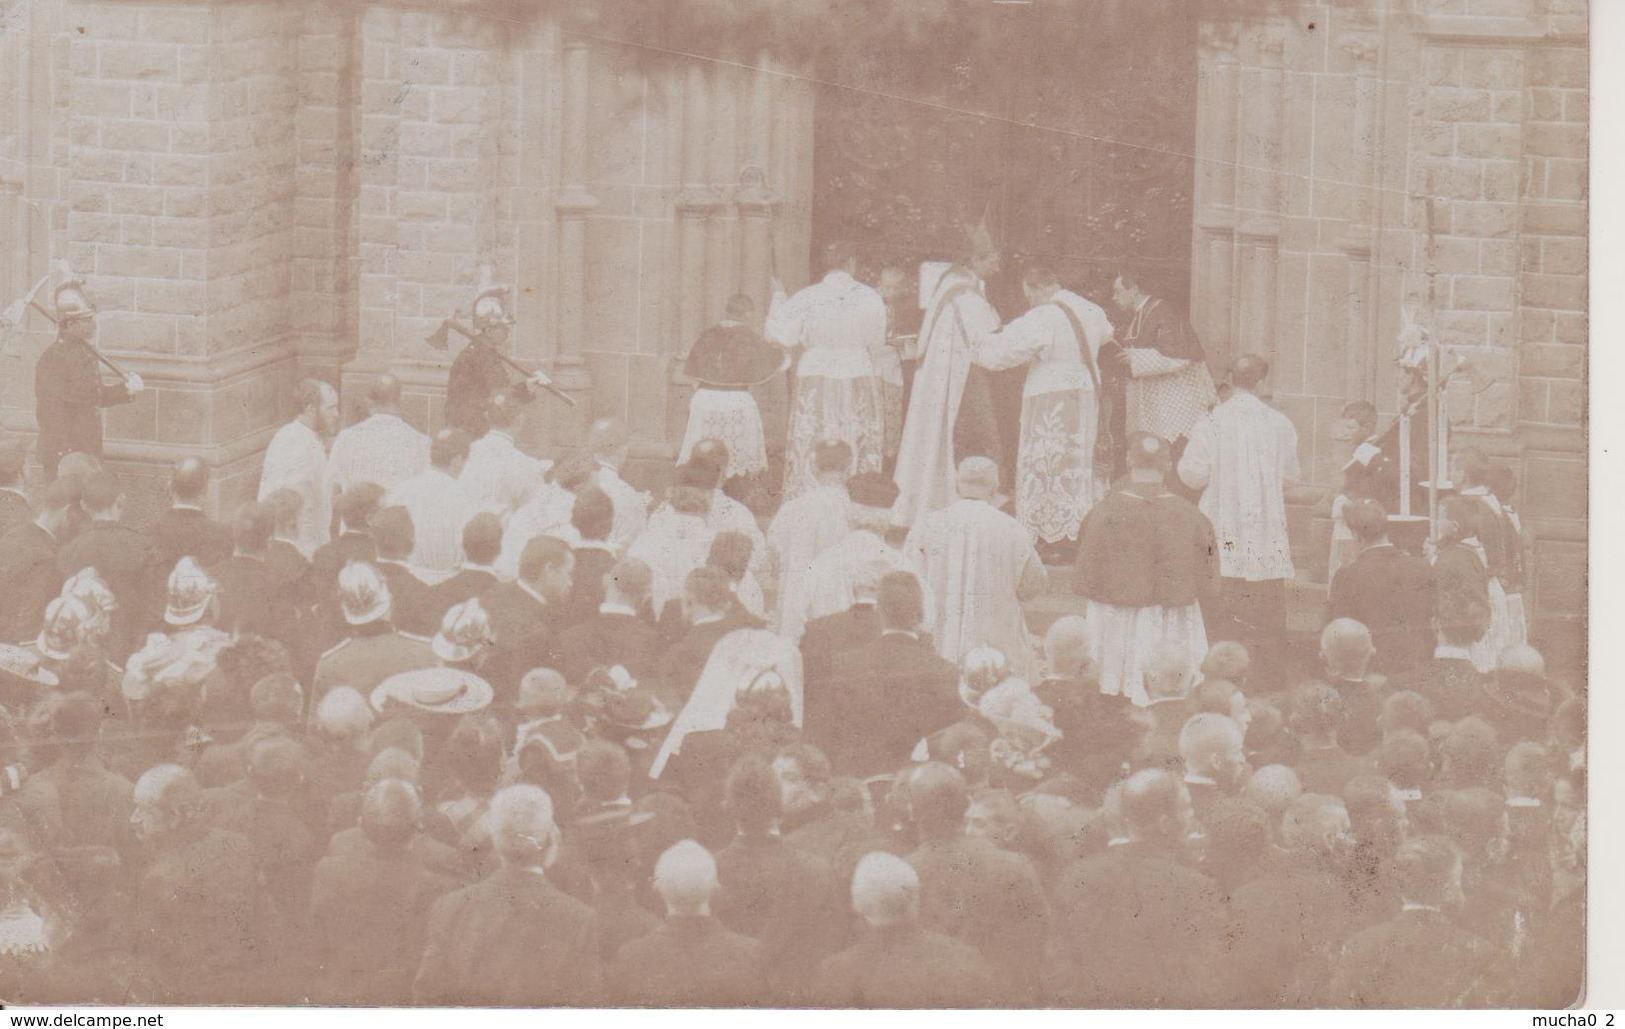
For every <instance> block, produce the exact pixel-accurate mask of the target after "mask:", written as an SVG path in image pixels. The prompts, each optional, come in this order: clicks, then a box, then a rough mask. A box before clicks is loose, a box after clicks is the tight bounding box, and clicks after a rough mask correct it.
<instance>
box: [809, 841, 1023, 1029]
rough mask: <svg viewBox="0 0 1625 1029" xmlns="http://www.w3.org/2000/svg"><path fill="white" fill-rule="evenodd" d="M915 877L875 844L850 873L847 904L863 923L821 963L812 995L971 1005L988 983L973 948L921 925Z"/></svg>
mask: <svg viewBox="0 0 1625 1029" xmlns="http://www.w3.org/2000/svg"><path fill="white" fill-rule="evenodd" d="M920 894H921V884H920V878H919V876H918V875H917V874H916V873H915V871H914V869H913V868H912V867H911V866H910V865H909V863H908V862H906V861H904V860H902V859H901V858H899V857H896V856H894V855H892V854H888V853H886V852H885V851H876V852H874V853H871V854H867V855H865V856H864V858H863V860H861V861H859V862H858V867H857V870H856V872H855V873H854V874H853V876H852V907H853V908H854V909H855V910H856V911H857V913H858V916H859V917H860V918H862V919H863V921H864V923H865V924H866V926H867V928H868V931H867V932H866V933H865V934H864V935H863V937H862V939H861V940H860V941H859V942H858V943H857V944H856V945H854V946H852V947H850V948H848V949H846V950H843V951H841V952H840V953H839V954H836V955H835V956H833V957H831V958H828V959H826V960H825V961H824V962H823V963H822V964H821V965H819V966H818V975H817V979H816V981H815V984H814V986H813V990H812V996H813V1003H815V1004H819V1005H827V1006H830V1007H854V1008H868V1007H874V1008H974V1007H985V1006H986V1005H988V1004H989V1003H990V995H989V993H988V990H989V988H990V986H991V985H992V983H993V979H992V977H990V976H989V975H988V974H987V970H986V968H985V967H984V966H983V964H982V962H981V960H980V959H979V957H978V955H977V953H976V950H975V948H973V947H970V946H968V945H966V944H965V943H963V942H961V941H959V940H956V939H953V938H952V937H950V936H943V935H940V934H938V933H935V932H932V931H930V930H929V929H926V928H924V927H923V926H922V925H921V922H920Z"/></svg>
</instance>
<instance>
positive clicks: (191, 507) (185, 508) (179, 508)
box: [169, 504, 203, 514]
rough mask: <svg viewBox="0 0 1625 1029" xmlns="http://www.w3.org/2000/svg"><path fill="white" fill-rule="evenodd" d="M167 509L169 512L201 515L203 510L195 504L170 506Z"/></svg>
mask: <svg viewBox="0 0 1625 1029" xmlns="http://www.w3.org/2000/svg"><path fill="white" fill-rule="evenodd" d="M169 509H170V510H171V511H196V512H198V513H199V514H202V513H203V508H201V507H198V506H197V505H196V504H170V505H169Z"/></svg>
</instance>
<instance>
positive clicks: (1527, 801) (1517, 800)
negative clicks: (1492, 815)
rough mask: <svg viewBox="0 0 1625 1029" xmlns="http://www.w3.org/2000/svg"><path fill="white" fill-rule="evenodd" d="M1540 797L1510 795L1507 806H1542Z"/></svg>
mask: <svg viewBox="0 0 1625 1029" xmlns="http://www.w3.org/2000/svg"><path fill="white" fill-rule="evenodd" d="M1540 806H1541V805H1540V798H1539V797H1508V798H1507V807H1540Z"/></svg>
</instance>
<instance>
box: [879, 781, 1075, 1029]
mask: <svg viewBox="0 0 1625 1029" xmlns="http://www.w3.org/2000/svg"><path fill="white" fill-rule="evenodd" d="M904 789H905V795H906V796H907V797H908V811H909V817H910V819H911V820H912V822H913V824H914V829H915V831H916V832H917V833H918V834H919V839H920V845H919V847H918V848H917V849H916V850H915V851H914V852H913V853H912V854H910V855H908V863H909V864H911V865H913V866H914V870H915V871H916V872H918V873H919V874H920V884H921V896H922V897H923V899H924V904H923V906H922V908H921V912H920V924H921V925H922V926H924V927H925V928H926V929H929V930H931V931H932V932H939V933H942V934H944V935H946V936H951V937H954V938H955V939H958V940H961V941H963V942H965V943H968V944H970V945H971V946H973V947H975V948H976V949H977V951H978V952H979V953H980V955H981V960H982V964H983V965H984V966H985V967H986V968H987V970H988V971H989V972H990V973H991V974H992V977H993V982H994V988H995V989H996V990H997V991H998V992H996V993H994V994H992V995H990V996H989V997H987V998H986V1000H985V1001H984V1003H999V1004H1011V1005H1016V1006H1020V1005H1029V1004H1036V1003H1038V1001H1039V995H1038V989H1039V971H1040V969H1041V966H1042V965H1043V956H1044V941H1045V939H1046V934H1047V930H1048V926H1047V924H1046V919H1047V916H1048V914H1049V911H1048V905H1047V904H1046V902H1045V899H1044V891H1043V889H1042V887H1040V886H1039V882H1038V872H1037V871H1036V870H1035V869H1034V868H1033V866H1032V863H1031V862H1030V861H1028V860H1027V859H1026V858H1025V857H1023V856H1021V855H1020V854H1016V853H1012V852H1010V851H1006V850H1001V849H999V848H998V847H997V846H995V845H994V844H993V843H992V842H991V841H990V840H987V839H984V838H982V837H975V836H967V835H966V834H965V811H966V809H967V808H968V806H969V802H968V799H967V797H966V793H965V779H964V776H962V775H960V774H959V773H958V772H957V771H955V770H954V769H952V768H950V767H948V766H947V765H945V764H940V763H937V762H930V763H928V764H924V765H920V766H918V767H917V768H914V769H913V770H911V771H910V772H909V774H908V778H907V781H906V783H905V786H904Z"/></svg>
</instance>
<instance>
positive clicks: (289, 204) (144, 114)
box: [30, 0, 298, 520]
mask: <svg viewBox="0 0 1625 1029" xmlns="http://www.w3.org/2000/svg"><path fill="white" fill-rule="evenodd" d="M297 28H298V13H297V12H296V11H289V10H288V9H286V8H285V6H284V5H282V4H279V3H273V2H269V0H267V2H258V3H241V4H203V5H185V6H176V5H172V4H157V3H143V2H120V3H77V4H74V5H73V16H72V17H71V18H69V19H65V20H64V21H62V22H60V23H59V24H58V25H57V26H56V27H55V32H57V33H58V34H59V38H58V39H57V40H56V41H55V42H58V43H62V44H64V45H63V46H62V48H61V50H59V51H56V53H57V54H58V55H60V56H64V57H66V59H67V64H66V65H65V66H64V65H54V66H53V67H52V69H51V78H52V80H53V84H54V87H55V89H56V90H58V91H59V93H58V96H59V97H60V99H61V103H62V107H61V109H60V111H59V119H60V120H63V121H65V122H66V124H67V128H68V130H69V132H70V134H71V135H70V138H71V141H72V142H71V147H70V149H69V151H68V153H67V156H66V160H65V162H64V171H65V174H66V179H67V181H68V183H69V191H70V198H71V202H70V207H69V210H68V211H67V212H66V218H65V219H64V222H63V224H62V225H61V231H62V232H63V236H62V239H63V242H64V246H63V247H62V251H63V252H64V253H65V256H66V258H67V259H68V261H69V263H70V264H71V266H72V267H73V269H74V271H75V272H77V273H79V274H80V275H83V276H85V277H86V279H87V288H88V290H89V292H90V294H91V296H92V297H93V298H94V299H95V300H96V301H97V303H98V304H100V306H101V308H102V315H101V317H100V319H99V324H98V343H99V345H100V346H101V347H102V349H103V350H104V351H106V352H107V353H108V354H109V355H110V356H111V357H112V358H113V359H114V360H115V361H117V362H118V363H120V364H121V365H124V366H125V367H127V368H128V369H129V370H130V371H133V372H136V373H139V374H140V375H141V376H142V378H143V379H145V381H146V383H147V387H148V388H147V390H146V392H145V393H143V394H142V395H141V396H140V397H138V398H137V399H136V401H135V402H134V403H131V404H127V405H124V406H122V407H118V408H113V409H110V410H109V411H108V412H107V414H106V418H105V423H104V424H105V427H106V432H105V436H106V454H107V458H108V460H109V461H110V463H111V464H112V465H113V466H114V467H115V468H117V469H118V470H119V471H120V472H122V473H124V474H125V476H126V478H127V480H128V483H127V485H128V489H129V492H130V494H131V501H132V517H135V518H137V519H138V520H139V519H141V518H142V517H144V516H145V515H146V514H148V513H150V512H151V511H152V510H153V509H155V508H157V507H158V506H159V505H160V504H161V503H162V496H163V491H164V484H165V482H166V480H167V475H168V469H169V466H170V464H171V463H172V462H173V461H174V460H176V459H177V458H178V457H180V456H182V455H185V454H189V453H190V454H195V455H197V456H199V457H202V458H203V459H204V460H206V461H207V462H208V463H209V464H210V465H211V466H212V468H213V472H214V476H213V485H212V492H211V501H212V504H213V506H214V508H215V510H216V512H217V513H223V512H226V511H229V509H230V508H232V507H234V506H235V505H236V503H238V502H239V501H241V500H244V499H247V498H249V497H251V496H252V494H253V492H254V490H255V488H256V486H257V482H258V474H259V461H260V453H261V451H262V450H263V449H264V446H265V444H266V442H267V441H268V439H269V438H270V436H271V434H272V433H273V432H275V430H276V428H277V427H278V425H279V424H280V422H281V421H282V420H283V418H284V417H285V416H286V414H287V412H288V409H289V407H290V406H291V403H290V400H291V388H292V385H293V382H294V379H295V377H296V375H297V366H296V362H295V353H294V349H293V347H292V345H291V339H290V332H289V323H288V317H287V303H286V298H287V295H288V292H289V291H290V289H291V285H292V283H291V277H290V276H291V256H292V235H293V234H292V226H293V224H294V216H293V215H294V212H293V196H294V192H295V188H294V177H295V171H294V149H295V148H294V112H295V109H296V106H297V91H296V90H295V88H294V77H295V65H296V60H297V55H296V45H295V44H296V39H297ZM41 42H42V45H45V41H41ZM30 406H31V405H30Z"/></svg>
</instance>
